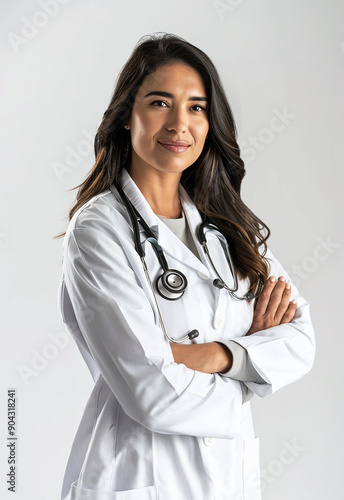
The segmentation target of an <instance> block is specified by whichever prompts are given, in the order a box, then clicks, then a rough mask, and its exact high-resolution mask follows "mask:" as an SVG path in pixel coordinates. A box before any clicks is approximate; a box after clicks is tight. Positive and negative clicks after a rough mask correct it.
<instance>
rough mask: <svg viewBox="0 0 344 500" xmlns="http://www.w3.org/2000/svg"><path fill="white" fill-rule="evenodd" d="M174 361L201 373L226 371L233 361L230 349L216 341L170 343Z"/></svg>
mask: <svg viewBox="0 0 344 500" xmlns="http://www.w3.org/2000/svg"><path fill="white" fill-rule="evenodd" d="M170 345H171V349H172V354H173V358H174V361H175V362H176V363H178V364H183V365H185V366H187V367H188V368H191V370H196V371H198V372H203V373H217V372H219V373H221V372H226V371H228V370H229V369H230V368H231V366H232V362H233V356H232V353H231V351H230V350H229V349H228V348H227V347H226V346H225V345H224V344H221V343H218V342H207V343H205V344H170Z"/></svg>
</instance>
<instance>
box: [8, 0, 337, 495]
mask: <svg viewBox="0 0 344 500" xmlns="http://www.w3.org/2000/svg"><path fill="white" fill-rule="evenodd" d="M48 4H49V5H48ZM343 7H344V4H343V2H342V1H340V0H328V1H326V2H324V1H320V0H303V1H299V0H288V1H286V0H281V1H279V2H277V1H273V0H259V1H254V0H223V1H216V0H191V1H188V2H186V1H185V0H174V1H173V2H166V1H158V0H156V1H154V0H145V1H141V0H135V1H129V2H128V1H110V0H99V1H81V0H69V1H68V0H59V1H58V0H49V1H48V0H41V1H34V0H26V1H24V0H20V1H18V0H17V1H16V2H15V3H14V2H5V1H2V2H1V5H0V19H1V48H0V55H1V68H2V79H1V80H2V83H1V102H0V105H1V129H2V130H1V138H2V145H1V160H2V168H1V183H0V193H1V194H0V203H1V207H0V208H1V211H0V214H1V216H0V262H1V345H2V349H1V360H0V366H1V392H0V394H1V408H2V411H1V412H0V435H1V447H0V457H1V458H0V460H1V466H0V475H1V477H0V496H1V498H2V499H4V500H7V499H10V498H11V499H12V498H13V497H14V498H18V499H25V500H47V499H49V500H50V499H51V500H53V499H58V498H59V494H60V488H61V483H62V478H63V473H64V469H65V466H66V461H67V457H68V454H69V449H70V446H71V443H72V440H73V437H74V434H75V431H76V428H77V425H78V422H79V420H80V418H81V414H82V411H83V408H84V406H85V403H86V401H87V398H88V395H89V393H90V390H91V388H92V385H93V384H92V380H91V376H90V375H89V373H88V371H87V369H86V365H85V364H84V362H83V360H82V358H81V356H80V355H79V353H78V351H77V349H76V347H75V345H74V343H73V342H72V341H71V340H70V339H69V337H67V335H66V333H65V331H64V327H63V323H62V321H61V319H60V317H59V315H58V312H57V299H56V297H57V288H58V283H59V278H60V269H61V267H60V266H61V244H62V239H59V240H56V239H53V237H54V236H55V235H56V234H58V233H59V232H61V231H64V229H65V228H66V224H67V214H68V210H69V209H70V208H71V205H72V203H73V201H74V197H75V194H76V191H68V190H69V189H71V188H72V187H74V186H76V185H78V184H80V183H81V182H82V180H83V179H84V177H85V175H86V173H87V172H88V171H89V170H90V168H91V167H92V165H93V161H94V156H93V144H92V137H93V135H94V131H95V129H96V128H97V127H98V125H99V123H100V121H101V118H102V115H103V113H104V111H105V109H106V108H107V105H108V103H109V100H110V96H111V94H112V91H113V88H114V83H115V79H116V77H117V74H118V72H119V71H120V69H121V67H122V66H123V64H124V63H125V61H126V60H127V58H128V57H129V55H130V53H131V51H132V49H133V47H134V45H135V43H136V42H137V41H138V39H139V38H140V37H141V36H143V35H145V34H148V33H152V32H155V31H167V32H172V33H175V34H177V35H180V36H182V37H184V38H186V39H187V40H188V41H190V42H191V43H193V44H195V45H196V46H198V47H199V48H201V49H202V50H204V51H205V52H206V53H207V54H208V55H209V56H210V57H211V58H212V60H213V62H214V63H215V65H216V66H217V68H218V71H219V73H220V75H221V77H222V80H223V84H224V86H225V89H226V92H227V95H228V98H229V101H230V103H231V106H232V108H233V112H234V116H235V118H236V122H237V127H238V133H239V143H240V145H241V147H242V150H243V157H244V159H245V160H246V167H247V175H246V178H245V180H244V184H243V198H244V200H245V202H246V203H247V204H248V205H249V206H250V208H252V209H253V210H254V211H255V212H256V213H257V215H258V216H260V217H261V218H262V219H263V220H264V221H265V222H266V223H267V224H268V225H269V226H270V228H271V230H272V236H271V239H270V247H271V249H272V250H273V252H274V253H275V255H276V256H277V257H278V258H279V260H280V261H281V262H282V263H283V264H284V266H285V268H286V269H287V270H289V271H290V273H291V275H292V276H293V277H294V279H295V282H296V283H297V284H298V286H299V289H300V291H301V293H302V294H303V295H304V296H305V297H306V298H307V299H308V300H309V302H310V303H311V311H312V315H313V320H314V325H315V328H316V337H317V359H316V363H315V366H314V369H313V370H312V372H311V373H310V374H308V375H307V376H306V377H305V378H304V379H302V380H301V381H299V382H297V383H296V384H293V385H292V386H289V387H287V388H285V389H283V390H281V391H280V392H278V393H276V394H274V395H273V396H269V397H268V398H265V399H263V400H261V399H259V398H255V399H254V400H253V411H254V419H255V426H256V433H257V435H258V436H260V437H261V467H262V474H263V481H262V482H263V498H264V500H274V499H276V498H278V499H279V500H290V499H293V500H322V499H323V498H333V499H336V498H339V497H340V496H341V495H342V493H339V492H340V491H341V490H342V479H341V475H342V469H343V459H342V451H341V449H342V446H343V431H342V425H341V423H342V422H343V399H342V398H341V394H342V379H343V363H342V351H343V338H342V330H343V329H342V307H343V306H342V302H343V301H342V280H343V273H342V262H343V259H342V256H343V215H342V213H343V207H342V203H341V201H342V200H341V198H342V196H341V195H342V193H343V168H342V159H343V144H344V141H343V121H342V117H343V114H344V102H343V79H344V78H343V77H344V27H343V26H344V25H343V13H344V12H343V11H344V8H343ZM42 13H43V14H42ZM37 26H39V27H37ZM281 114H282V115H283V116H284V118H283V119H281V118H279V119H276V118H274V117H277V116H279V115H281ZM250 143H251V144H250ZM10 387H14V388H16V390H17V399H18V403H17V435H18V444H17V459H18V462H17V463H18V467H17V475H18V478H17V493H16V494H15V495H14V494H13V493H10V492H8V491H7V486H6V473H7V472H8V465H7V449H6V437H7V421H6V401H7V389H8V388H10Z"/></svg>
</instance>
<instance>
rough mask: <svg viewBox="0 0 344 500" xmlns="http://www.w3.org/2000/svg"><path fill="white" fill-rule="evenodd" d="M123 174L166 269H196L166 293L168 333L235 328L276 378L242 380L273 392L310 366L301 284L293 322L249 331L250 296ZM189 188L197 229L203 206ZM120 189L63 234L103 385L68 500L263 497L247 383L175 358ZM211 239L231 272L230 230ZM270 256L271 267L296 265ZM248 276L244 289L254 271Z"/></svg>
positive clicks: (75, 300) (69, 293)
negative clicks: (234, 294)
mask: <svg viewBox="0 0 344 500" xmlns="http://www.w3.org/2000/svg"><path fill="white" fill-rule="evenodd" d="M122 183H123V187H124V191H125V193H126V194H127V196H128V197H129V199H130V200H131V201H132V202H133V203H134V205H135V206H136V208H137V209H138V211H139V212H140V213H141V215H142V216H143V217H144V219H145V220H146V222H147V223H148V225H149V226H150V227H151V229H152V231H153V232H154V233H155V234H156V236H157V238H158V241H159V243H160V245H161V246H162V248H163V250H164V252H165V255H166V258H167V261H168V264H169V267H170V268H175V269H178V270H180V271H182V272H183V273H184V274H185V275H186V277H187V279H188V288H187V290H186V292H185V294H184V296H183V297H182V298H181V299H179V300H177V301H169V300H166V299H163V298H162V297H160V296H159V295H158V296H157V297H158V302H159V305H160V308H161V311H162V315H163V318H164V321H165V325H166V329H167V331H168V333H169V335H171V336H172V337H175V338H180V337H182V336H184V335H185V334H186V333H188V332H190V331H191V330H193V329H195V328H196V329H197V330H198V331H199V337H198V338H197V339H195V341H194V342H197V343H203V342H212V341H215V340H221V339H227V340H228V339H235V341H236V342H238V343H240V344H241V345H242V346H244V347H245V348H246V349H247V351H248V353H249V356H250V359H251V361H252V364H253V366H254V367H255V369H256V370H257V372H258V373H259V374H260V376H261V377H262V378H263V379H264V380H265V381H266V383H265V384H257V383H253V382H246V383H245V384H246V386H247V387H249V389H250V390H251V391H252V392H253V393H256V394H258V395H259V396H262V397H263V396H265V395H267V394H270V393H272V392H274V391H276V390H277V389H280V388H281V387H283V386H285V385H287V384H290V383H292V382H294V381H296V380H298V379H299V378H300V377H302V376H303V375H304V374H305V373H307V372H308V371H309V370H310V368H311V366H312V364H313V358H314V336H313V328H312V324H311V320H310V316H309V307H308V304H307V302H306V301H305V300H304V299H303V298H302V297H300V296H299V295H298V292H297V290H296V288H295V287H293V291H292V294H293V297H295V298H296V299H297V302H298V309H297V313H296V315H295V318H294V320H293V321H292V322H291V323H290V324H285V325H281V326H277V327H274V328H270V329H268V330H264V331H261V332H257V333H255V334H254V335H251V336H247V337H245V336H244V335H245V334H246V332H247V331H248V329H249V327H250V324H251V321H252V315H253V305H252V303H251V304H248V303H247V302H246V301H238V300H234V299H232V298H231V296H230V295H229V294H228V293H227V292H226V291H225V290H224V289H222V290H219V289H218V288H215V287H214V286H213V284H212V281H213V279H214V275H213V273H212V271H210V270H209V266H208V263H207V261H206V258H205V256H204V253H203V250H202V248H201V246H200V244H199V242H198V241H197V239H196V238H195V244H196V247H197V249H198V251H199V254H200V260H199V259H197V258H196V257H195V255H194V254H193V253H192V252H191V251H190V250H189V249H188V248H187V247H186V246H185V245H184V244H183V243H182V242H181V241H180V240H179V239H178V238H177V237H176V236H175V235H174V234H173V233H172V232H171V231H170V230H169V229H168V227H167V226H166V225H165V224H164V223H163V222H162V221H160V220H159V218H158V217H157V216H156V215H155V214H154V213H153V211H152V210H151V208H150V206H149V205H148V203H147V201H146V200H145V198H144V197H143V195H142V194H141V192H140V191H139V189H138V188H137V186H136V185H135V183H134V182H133V181H132V179H131V178H130V176H129V174H128V173H127V172H126V171H125V170H124V171H123V175H122ZM180 192H181V197H182V206H183V210H184V212H185V215H186V218H187V221H188V224H189V227H190V229H191V232H192V234H195V232H196V227H197V226H198V225H199V224H200V222H201V218H200V215H199V213H198V211H197V209H196V208H195V206H194V205H193V203H192V201H191V200H190V198H189V197H188V195H187V194H186V192H185V191H184V190H183V189H182V188H181V189H180ZM119 200H120V199H119V197H118V199H116V198H115V196H114V194H113V192H112V191H111V190H107V191H105V192H103V193H101V194H100V195H97V196H95V197H94V198H93V199H92V200H90V201H89V202H88V203H86V204H85V205H84V206H83V207H81V208H80V209H79V210H78V212H77V213H76V214H75V215H74V217H73V219H72V220H71V222H70V224H69V226H68V229H67V233H66V236H65V239H64V250H63V273H62V279H61V284H60V288H59V304H60V311H61V314H62V317H63V320H64V322H65V323H66V325H67V328H68V330H69V332H70V333H71V334H72V335H73V337H74V338H75V340H76V342H77V344H78V347H79V349H80V351H81V354H82V355H83V357H84V359H85V361H86V363H87V365H88V367H89V369H90V371H91V373H92V375H93V377H94V380H95V386H94V389H93V391H92V394H91V396H90V398H89V401H88V403H87V406H86V409H85V411H84V414H83V416H82V420H81V423H80V426H79V428H78V431H77V434H76V437H75V440H74V443H73V446H72V450H71V454H70V458H69V461H68V465H67V469H66V473H65V478H64V484H63V491H62V498H63V499H68V500H69V499H70V500H136V499H137V500H152V499H155V500H157V499H159V500H215V499H216V500H225V499H226V500H258V499H260V486H259V445H258V438H257V437H256V436H255V434H254V430H253V426H252V418H251V410H250V403H249V402H248V403H244V404H243V388H244V386H243V382H241V381H237V380H233V379H231V378H229V377H224V376H221V375H219V374H217V373H215V374H205V373H201V372H197V371H193V370H191V369H189V368H187V367H186V366H184V365H182V364H176V363H175V362H174V359H173V355H172V351H171V348H170V344H169V343H168V342H167V340H166V339H165V337H164V335H163V333H162V330H161V327H160V324H159V317H158V314H157V311H156V305H155V303H154V298H153V296H152V292H151V289H150V287H149V285H148V282H147V279H146V277H145V274H144V271H143V267H142V263H141V261H140V258H139V256H138V254H137V252H136V251H135V248H134V240H133V231H132V228H131V224H130V220H129V216H128V214H127V212H126V210H125V209H124V207H123V205H122V204H121V202H120V201H119ZM141 238H142V241H143V240H144V239H145V238H146V236H145V234H144V232H143V231H142V232H141ZM208 241H209V247H210V250H211V252H212V257H213V260H214V262H216V264H217V266H218V267H219V268H220V271H221V273H222V275H223V276H224V277H225V279H226V280H228V282H231V277H230V274H229V271H228V267H227V264H226V262H225V257H224V253H223V250H222V248H221V245H220V243H219V241H218V240H217V239H216V238H215V237H214V236H212V235H211V234H210V235H209V238H208ZM145 249H146V261H147V265H148V268H149V272H150V275H151V277H152V279H153V281H154V280H155V279H156V277H157V276H158V275H159V273H160V274H161V268H160V266H159V263H158V261H157V258H156V256H155V254H154V251H153V249H152V247H151V245H150V244H149V243H146V246H145ZM268 256H269V257H270V258H271V259H272V261H271V274H273V275H277V276H279V275H285V276H287V274H286V271H285V270H284V269H283V268H282V266H281V265H280V264H279V262H278V261H277V260H276V259H275V258H274V257H273V256H272V254H271V253H269V255H268ZM240 287H241V292H242V293H245V292H246V291H247V290H246V289H245V283H244V282H241V283H240Z"/></svg>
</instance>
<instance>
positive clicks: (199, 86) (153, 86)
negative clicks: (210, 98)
mask: <svg viewBox="0 0 344 500" xmlns="http://www.w3.org/2000/svg"><path fill="white" fill-rule="evenodd" d="M154 90H163V91H166V92H172V93H173V94H175V93H177V92H178V93H185V94H187V95H189V94H191V93H192V94H193V95H200V96H203V97H206V89H205V85H204V82H203V79H202V77H201V75H200V74H199V73H198V71H196V70H195V69H194V68H192V67H191V66H188V65H186V64H182V63H175V64H169V65H163V66H160V67H159V68H158V69H157V70H155V71H154V72H152V73H150V74H149V75H147V76H146V78H145V79H144V80H143V82H142V84H141V86H140V88H139V90H138V92H137V96H138V97H143V96H144V95H145V94H147V93H148V92H152V91H154Z"/></svg>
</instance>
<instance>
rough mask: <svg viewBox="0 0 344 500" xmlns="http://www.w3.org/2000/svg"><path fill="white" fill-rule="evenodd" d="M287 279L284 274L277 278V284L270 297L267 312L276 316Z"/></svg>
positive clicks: (273, 316)
mask: <svg viewBox="0 0 344 500" xmlns="http://www.w3.org/2000/svg"><path fill="white" fill-rule="evenodd" d="M285 286H286V281H285V277H284V276H280V277H279V278H278V280H277V283H276V286H275V288H274V289H273V291H272V293H271V297H270V301H269V304H268V307H267V309H266V314H268V315H269V316H271V317H272V318H275V316H276V313H277V310H278V308H279V305H280V303H281V300H282V297H283V293H284V290H285Z"/></svg>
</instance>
